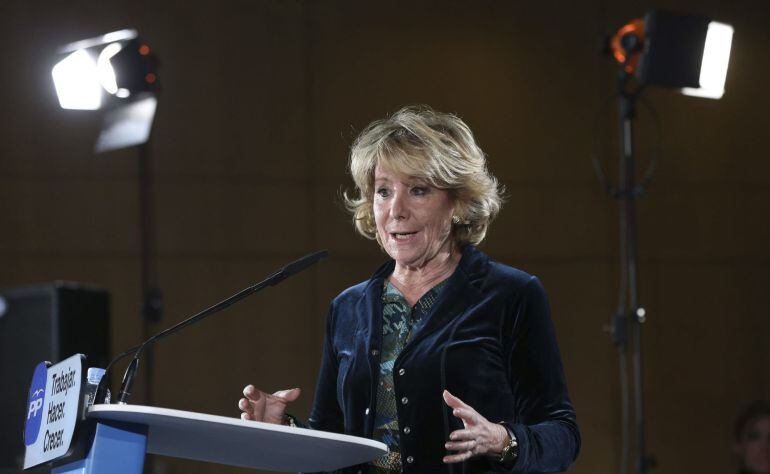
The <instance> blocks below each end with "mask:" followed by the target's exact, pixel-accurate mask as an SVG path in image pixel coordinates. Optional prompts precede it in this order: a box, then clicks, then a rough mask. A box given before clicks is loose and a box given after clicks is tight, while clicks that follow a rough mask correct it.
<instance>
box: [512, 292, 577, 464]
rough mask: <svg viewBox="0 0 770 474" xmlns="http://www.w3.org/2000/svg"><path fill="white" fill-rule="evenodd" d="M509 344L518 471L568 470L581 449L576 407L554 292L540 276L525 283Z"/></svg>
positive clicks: (513, 425) (513, 426)
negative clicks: (551, 299) (554, 314)
mask: <svg viewBox="0 0 770 474" xmlns="http://www.w3.org/2000/svg"><path fill="white" fill-rule="evenodd" d="M514 308H515V309H514V311H515V312H516V313H517V314H516V317H515V320H514V321H515V322H514V328H513V340H512V344H511V347H510V349H509V358H510V359H509V361H510V367H511V374H512V377H511V380H512V383H511V388H512V391H513V395H514V400H515V413H516V418H515V419H513V420H509V421H508V424H509V426H510V427H511V430H512V431H513V433H514V434H515V435H516V439H517V441H518V445H519V456H518V458H517V460H516V462H515V463H514V465H513V467H512V469H511V470H512V471H513V472H559V471H564V470H566V469H567V468H568V467H569V466H570V464H572V462H573V461H574V460H575V459H576V458H577V455H578V452H579V450H580V432H579V431H578V426H577V423H576V421H575V410H574V408H573V406H572V402H571V401H570V398H569V394H568V393H567V383H566V379H565V376H564V368H563V366H562V362H561V356H560V354H559V347H558V345H557V342H556V333H555V330H554V326H553V323H552V321H551V316H550V308H549V304H548V297H547V296H546V293H545V289H544V288H543V286H542V284H541V283H540V281H539V280H538V279H537V278H536V277H531V278H530V279H529V281H528V282H527V284H526V285H525V291H524V293H523V297H522V298H521V299H520V300H519V304H518V305H516V306H515V307H514Z"/></svg>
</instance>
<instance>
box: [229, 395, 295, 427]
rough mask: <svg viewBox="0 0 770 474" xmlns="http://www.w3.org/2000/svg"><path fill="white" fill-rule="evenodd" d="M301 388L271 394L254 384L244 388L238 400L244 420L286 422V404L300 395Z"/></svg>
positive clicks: (280, 423) (279, 423)
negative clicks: (241, 396)
mask: <svg viewBox="0 0 770 474" xmlns="http://www.w3.org/2000/svg"><path fill="white" fill-rule="evenodd" d="M299 394H300V389H298V388H292V389H290V390H279V391H277V392H275V393H274V394H272V395H270V394H269V393H265V392H263V391H261V390H257V389H256V388H254V386H253V385H247V386H246V387H245V388H244V389H243V396H244V397H245V398H241V399H240V400H238V408H240V409H241V411H242V412H243V413H241V419H242V420H252V421H264V422H265V423H274V424H277V425H282V424H284V414H285V413H286V405H288V404H289V402H293V401H294V400H296V399H297V398H298V397H299Z"/></svg>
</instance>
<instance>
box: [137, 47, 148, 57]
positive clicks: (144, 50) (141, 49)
mask: <svg viewBox="0 0 770 474" xmlns="http://www.w3.org/2000/svg"><path fill="white" fill-rule="evenodd" d="M139 54H141V55H142V56H147V55H148V54H150V47H149V46H147V45H146V44H143V45H141V46H139Z"/></svg>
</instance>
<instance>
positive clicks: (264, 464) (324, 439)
mask: <svg viewBox="0 0 770 474" xmlns="http://www.w3.org/2000/svg"><path fill="white" fill-rule="evenodd" d="M87 418H88V419H89V420H91V422H94V423H95V424H96V427H95V430H94V434H93V439H92V440H91V445H90V449H89V451H88V454H87V456H86V457H85V458H84V459H81V460H78V461H74V462H72V463H70V464H65V465H61V466H58V467H55V468H54V469H53V470H52V473H53V474H76V473H78V474H92V473H93V474H95V473H102V472H109V473H115V474H139V473H141V472H142V467H143V464H144V456H145V453H151V454H160V455H164V456H171V457H177V458H184V459H193V460H197V461H207V462H214V463H220V464H226V465H231V466H238V467H246V468H254V469H266V470H274V471H286V472H315V471H327V470H335V469H340V468H342V467H346V466H351V465H355V464H360V463H365V462H368V461H371V460H372V459H375V458H376V457H378V456H381V455H383V454H385V453H387V447H386V446H385V444H383V443H380V442H378V441H374V440H370V439H366V438H359V437H355V436H349V435H343V434H337V433H329V432H325V431H316V430H310V429H304V428H296V427H289V426H283V425H274V424H269V423H261V422H257V421H246V420H241V419H240V418H228V417H223V416H216V415H207V414H202V413H194V412H188V411H181V410H172V409H168V408H158V407H150V406H142V405H94V406H92V407H91V408H90V409H89V411H88V413H87Z"/></svg>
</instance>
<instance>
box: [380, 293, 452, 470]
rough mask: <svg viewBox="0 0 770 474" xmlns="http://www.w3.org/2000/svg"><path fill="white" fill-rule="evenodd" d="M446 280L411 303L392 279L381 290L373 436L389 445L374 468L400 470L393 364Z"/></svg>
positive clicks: (420, 323) (418, 326)
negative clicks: (380, 319) (380, 328)
mask: <svg viewBox="0 0 770 474" xmlns="http://www.w3.org/2000/svg"><path fill="white" fill-rule="evenodd" d="M445 283H446V280H444V281H442V282H441V283H439V284H438V285H436V286H434V287H433V288H431V289H430V290H429V291H428V292H427V293H425V294H424V295H423V296H422V298H420V299H419V301H417V303H416V304H415V305H414V306H412V307H410V306H409V303H408V302H407V301H406V298H404V296H403V295H402V294H401V292H400V291H398V289H397V288H396V287H395V286H393V284H392V283H390V282H387V283H386V284H385V289H384V291H383V292H382V351H381V354H382V356H381V359H380V383H379V385H378V386H377V404H376V409H375V419H374V439H375V440H377V441H381V442H383V443H385V444H386V445H387V446H388V454H385V455H383V456H382V457H380V458H377V459H375V460H374V461H372V464H373V465H374V466H375V468H376V471H377V472H384V473H391V472H401V453H400V452H399V447H398V437H399V432H398V417H397V413H396V397H395V395H394V394H393V393H394V392H393V364H394V363H395V362H396V358H398V355H399V354H400V353H401V350H402V349H403V348H404V346H405V345H406V344H407V342H409V341H410V340H411V339H412V334H413V333H415V332H416V331H417V330H418V329H419V328H420V326H421V325H422V323H423V319H424V317H425V316H426V315H427V314H428V310H430V307H431V306H433V303H434V302H435V301H436V298H437V297H438V295H439V293H440V291H441V289H442V288H443V287H444V284H445Z"/></svg>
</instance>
